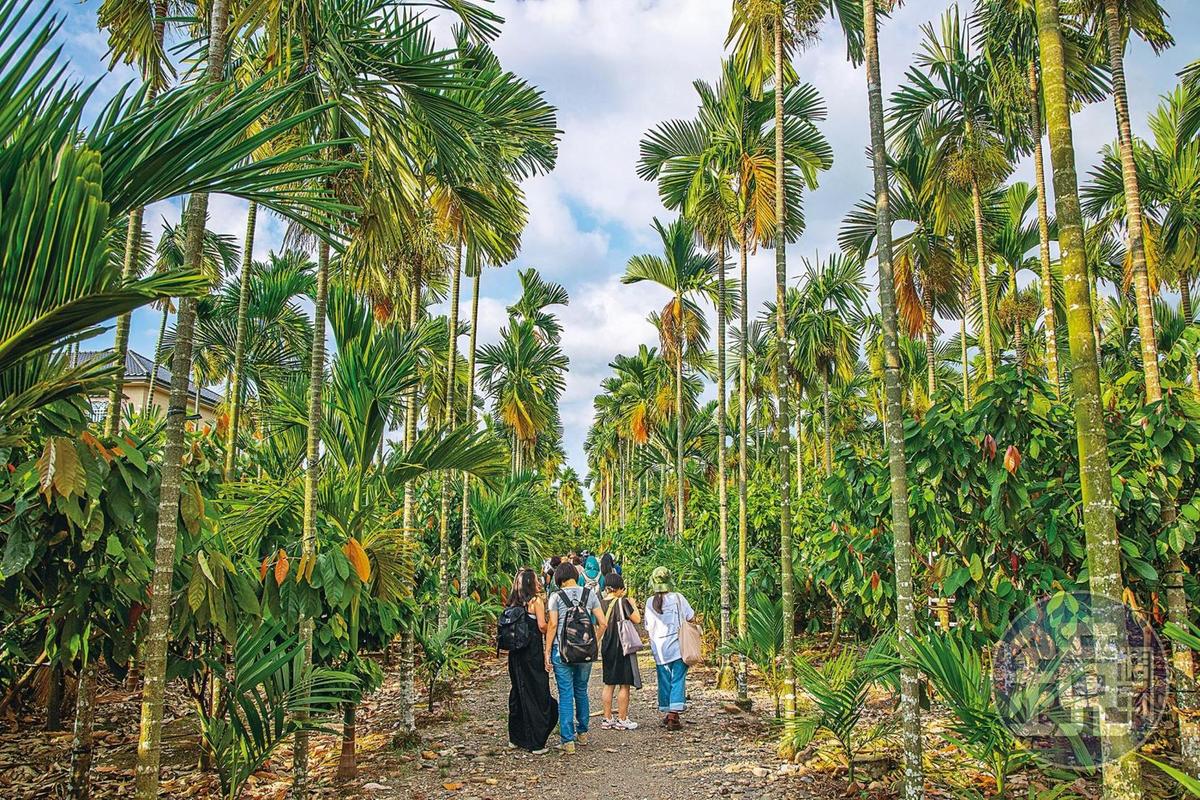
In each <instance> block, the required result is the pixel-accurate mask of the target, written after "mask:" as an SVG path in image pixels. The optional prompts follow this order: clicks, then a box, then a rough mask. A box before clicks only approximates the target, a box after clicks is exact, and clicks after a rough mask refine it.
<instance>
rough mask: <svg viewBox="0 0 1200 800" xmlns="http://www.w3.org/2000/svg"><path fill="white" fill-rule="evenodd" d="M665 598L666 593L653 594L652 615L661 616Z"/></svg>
mask: <svg viewBox="0 0 1200 800" xmlns="http://www.w3.org/2000/svg"><path fill="white" fill-rule="evenodd" d="M666 596H667V593H666V592H655V593H654V613H655V614H662V612H663V598H664V597H666Z"/></svg>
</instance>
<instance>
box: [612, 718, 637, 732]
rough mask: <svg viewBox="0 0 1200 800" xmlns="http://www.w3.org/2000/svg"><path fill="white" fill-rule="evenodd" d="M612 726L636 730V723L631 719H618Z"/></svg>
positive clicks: (619, 728) (624, 729)
mask: <svg viewBox="0 0 1200 800" xmlns="http://www.w3.org/2000/svg"><path fill="white" fill-rule="evenodd" d="M613 727H614V728H616V729H617V730H622V731H636V730H637V727H638V724H637V723H636V722H634V721H633V720H631V719H619V720H617V721H616V722H615V723H614V724H613Z"/></svg>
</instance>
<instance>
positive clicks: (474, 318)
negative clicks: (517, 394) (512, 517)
mask: <svg viewBox="0 0 1200 800" xmlns="http://www.w3.org/2000/svg"><path fill="white" fill-rule="evenodd" d="M482 273H483V268H482V267H480V268H479V271H478V272H476V273H475V275H474V276H473V277H472V278H471V335H470V339H469V340H468V344H467V424H468V425H470V426H472V427H474V425H475V342H476V332H477V329H478V327H479V278H480V275H481V274H482ZM470 487H471V476H470V475H468V474H467V473H466V472H463V473H462V495H463V496H462V534H461V535H460V536H459V545H458V596H459V597H462V598H464V599H465V598H466V597H467V593H468V591H469V590H470V586H469V584H470V577H471V497H470V494H471V493H470V491H468V490H469V489H470Z"/></svg>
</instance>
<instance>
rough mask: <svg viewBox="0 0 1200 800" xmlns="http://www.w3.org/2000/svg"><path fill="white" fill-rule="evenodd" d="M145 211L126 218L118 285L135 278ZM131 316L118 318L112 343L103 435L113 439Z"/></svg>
mask: <svg viewBox="0 0 1200 800" xmlns="http://www.w3.org/2000/svg"><path fill="white" fill-rule="evenodd" d="M144 214H145V211H144V209H142V208H135V209H134V210H133V211H132V212H130V214H129V227H128V228H127V229H126V232H125V263H124V265H123V266H122V268H121V282H122V283H128V282H129V281H131V280H133V279H134V278H136V277H137V274H138V266H139V265H140V260H139V258H138V256H139V255H140V254H141V241H142V220H143V218H144ZM132 318H133V312H132V311H130V312H126V313H124V314H122V315H121V316H119V317H117V330H116V334H115V341H114V342H113V352H114V353H115V358H116V361H117V369H116V373H115V374H114V375H113V384H112V388H111V389H109V391H108V410H107V412H106V414H105V417H104V435H105V436H106V437H108V436H113V435H114V434H116V432H117V431H118V430H119V429H120V427H121V409H122V406H123V405H124V401H125V394H124V392H123V389H124V385H125V356H126V354H127V353H128V352H129V327H130V324H131V322H132Z"/></svg>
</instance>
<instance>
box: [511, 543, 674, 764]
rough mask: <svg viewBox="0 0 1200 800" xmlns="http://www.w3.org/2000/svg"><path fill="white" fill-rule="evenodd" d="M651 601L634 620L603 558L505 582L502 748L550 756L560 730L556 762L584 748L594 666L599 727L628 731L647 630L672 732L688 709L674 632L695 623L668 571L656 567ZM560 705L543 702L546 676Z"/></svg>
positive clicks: (631, 603) (552, 563)
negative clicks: (505, 742) (598, 678)
mask: <svg viewBox="0 0 1200 800" xmlns="http://www.w3.org/2000/svg"><path fill="white" fill-rule="evenodd" d="M647 588H648V589H649V591H650V592H651V593H652V596H651V597H650V599H649V600H648V602H647V603H646V606H645V608H644V609H642V610H641V611H639V609H638V604H637V601H636V600H635V599H634V598H633V597H632V596H631V595H630V593H629V590H628V588H627V587H626V585H625V579H624V577H623V576H622V574H621V568H620V566H619V565H618V564H617V563H616V560H615V559H614V558H613V556H612V555H611V554H605V555H604V556H603V557H602V558H599V559H597V558H596V556H594V555H590V554H588V553H586V552H583V553H579V554H575V553H571V554H569V555H568V556H565V557H558V556H556V557H554V558H552V559H549V560H548V561H547V562H546V563H545V564H543V565H542V571H541V574H538V573H537V572H535V571H534V570H532V569H522V570H520V571H519V572H518V573H517V574H516V576H515V578H514V579H513V586H512V590H511V591H510V592H509V595H508V599H507V602H506V605H505V609H504V612H503V613H502V614H501V617H500V623H499V629H498V632H497V641H498V647H499V649H503V650H507V651H508V675H509V678H510V679H511V681H512V688H511V690H510V691H509V695H508V739H509V746H510V747H513V748H519V749H522V750H527V751H529V752H532V753H535V754H541V753H545V752H547V750H548V747H547V740H548V739H549V737H550V734H551V733H553V731H554V728H555V726H556V725H557V727H558V734H559V739H560V743H559V745H558V747H559V748H560V749H561V750H562V751H563V752H564V753H568V754H570V753H574V752H575V748H576V746H577V745H578V746H583V745H587V744H588V731H589V727H590V725H589V723H590V721H591V705H590V700H589V698H588V684H589V682H590V680H591V676H592V665H593V664H594V663H595V662H596V661H597V660H599V661H600V662H601V667H602V674H603V681H604V690H603V693H602V694H601V702H602V703H603V705H604V715H603V721H602V722H601V727H602V728H604V729H606V730H617V731H632V730H636V729H637V727H638V723H636V722H634V721H633V720H632V719H630V718H629V698H630V691H631V689H640V688H642V679H641V674H640V672H639V670H638V660H637V654H638V652H640V651H641V650H642V649H643V648H644V647H645V644H644V643H643V641H642V638H641V634H640V633H639V631H638V629H637V626H638V625H642V624H644V625H645V628H646V633H647V636H648V638H649V645H650V651H651V653H652V655H653V656H654V663H655V668H656V674H657V679H658V710H659V711H660V712H661V713H662V714H663V718H662V721H661V724H662V726H663V727H665V728H666V729H667V730H671V731H677V730H680V729H681V728H682V727H683V725H682V723H681V721H680V718H679V715H680V713H682V712H683V711H684V708H685V705H686V696H687V695H686V689H685V681H686V679H687V664H686V663H685V661H684V658H683V654H682V652H681V649H680V638H681V631H682V629H683V627H684V625H686V624H687V623H689V622H690V621H691V620H692V619H693V618H694V616H695V612H694V611H693V610H692V607H691V605H690V604H689V603H688V601H687V599H686V598H685V597H684V596H683V595H681V594H679V593H678V592H676V591H674V582H673V580H672V576H671V573H670V571H669V570H667V569H666V568H665V567H658V568H657V569H655V570H654V572H653V573H652V574H651V576H650V581H649V583H648V587H647ZM551 674H553V675H554V682H555V684H556V686H557V689H558V699H557V700H555V698H554V697H553V696H551V694H550V675H551Z"/></svg>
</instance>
